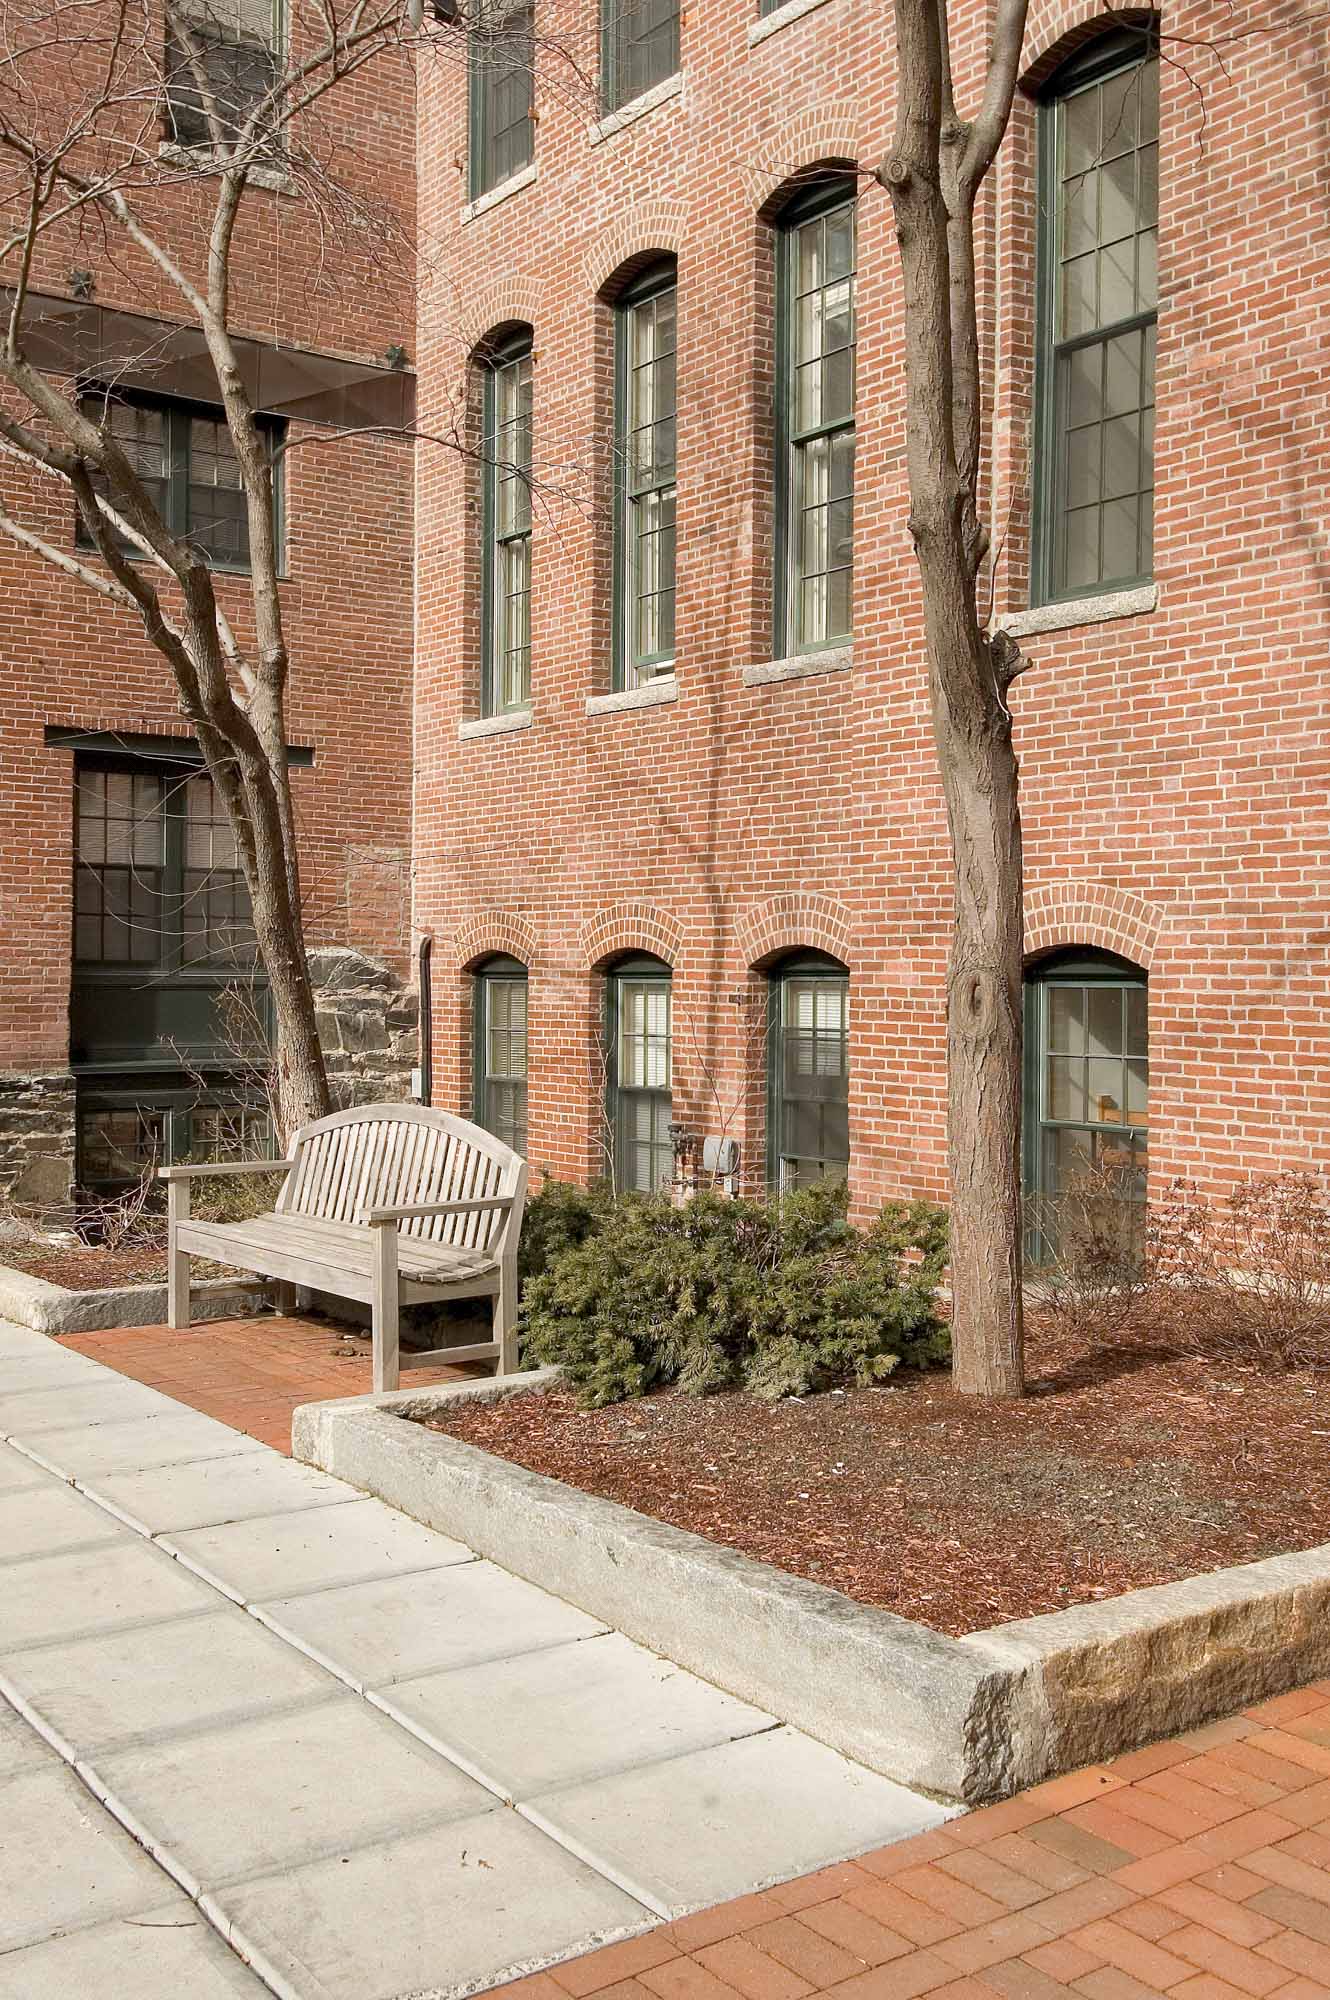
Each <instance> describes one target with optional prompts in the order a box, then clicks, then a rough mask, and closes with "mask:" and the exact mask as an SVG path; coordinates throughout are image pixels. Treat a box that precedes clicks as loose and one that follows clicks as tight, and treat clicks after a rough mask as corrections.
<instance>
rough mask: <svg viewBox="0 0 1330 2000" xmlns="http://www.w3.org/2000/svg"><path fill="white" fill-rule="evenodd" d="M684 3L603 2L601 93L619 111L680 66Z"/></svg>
mask: <svg viewBox="0 0 1330 2000" xmlns="http://www.w3.org/2000/svg"><path fill="white" fill-rule="evenodd" d="M679 24H680V0H601V7H600V90H601V98H602V101H603V103H604V106H605V109H606V111H607V112H611V111H619V110H621V109H622V108H623V106H624V105H625V104H631V103H632V101H633V99H634V98H635V97H641V96H642V95H643V93H644V92H645V91H648V90H651V89H654V87H655V85H656V84H658V83H664V82H665V81H666V79H667V78H668V77H671V76H673V75H674V74H675V72H676V71H677V70H678V67H679Z"/></svg>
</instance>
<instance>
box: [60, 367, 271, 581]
mask: <svg viewBox="0 0 1330 2000" xmlns="http://www.w3.org/2000/svg"><path fill="white" fill-rule="evenodd" d="M79 402H80V407H81V408H82V409H83V411H84V412H85V414H86V415H88V416H90V417H91V418H92V420H93V422H94V423H100V422H101V421H102V420H103V418H104V417H105V416H106V414H107V406H108V405H112V406H114V407H115V409H116V410H118V411H124V412H133V411H141V412H143V413H144V415H145V416H148V417H150V418H151V417H157V418H160V426H159V436H160V442H159V443H158V442H155V441H154V440H152V439H151V438H145V439H144V440H143V442H142V444H141V445H140V447H139V448H138V450H137V451H131V461H132V459H133V458H134V457H135V456H139V458H140V466H141V467H155V468H156V470H155V471H153V470H140V477H141V478H142V482H143V484H144V486H145V487H146V488H147V491H148V494H149V497H150V498H152V499H153V500H154V501H155V503H156V505H157V508H158V511H159V512H160V514H161V516H162V521H163V523H164V525H165V527H166V530H167V532H168V534H171V535H174V536H175V537H176V538H177V539H178V540H180V541H193V542H194V544H195V546H196V547H197V548H199V549H200V550H201V551H202V552H203V554H204V555H206V556H207V558H208V566H209V568H210V569H215V570H220V571H229V572H231V573H233V574H235V575H241V576H248V575H249V573H250V561H249V527H248V521H247V518H246V513H245V494H244V488H243V487H241V486H218V487H216V488H215V489H214V490H216V491H218V492H222V493H227V494H234V495H235V496H236V499H235V500H234V501H233V503H232V505H231V507H230V508H229V510H228V512H227V514H225V515H223V516H220V517H216V518H218V519H219V520H221V521H222V522H223V524H225V522H226V521H227V519H229V520H230V522H231V525H232V526H233V528H234V530H235V532H234V535H233V536H232V537H228V539H233V540H234V541H235V543H236V545H237V553H235V554H233V555H226V554H218V553H217V552H216V551H215V550H214V549H212V548H210V547H209V545H208V536H207V534H206V531H205V529H204V526H203V522H204V519H205V518H206V517H205V516H204V514H203V511H202V509H203V501H202V498H201V496H202V495H203V494H204V493H206V492H207V491H208V488H207V487H206V486H205V485H204V484H202V483H200V484H198V485H196V484H195V483H194V481H193V478H192V473H193V470H194V469H195V467H194V459H193V457H192V451H191V441H192V439H193V434H194V425H195V423H196V422H197V423H199V424H206V425H216V426H217V427H218V429H217V434H216V436H217V443H218V445H219V446H220V447H221V451H220V453H219V457H220V459H221V460H222V461H224V462H226V463H233V462H234V452H233V450H232V448H231V441H230V433H229V432H228V431H227V429H226V419H225V416H224V414H223V412H222V411H221V409H220V408H218V407H217V406H216V405H215V404H211V403H196V402H189V401H185V400H183V399H180V398H176V397H169V398H168V397H164V396H147V395H142V394H140V393H138V392H137V391H135V390H129V389H124V390H121V389H114V390H111V389H104V388H102V387H100V386H97V385H90V386H89V387H87V388H86V389H85V390H84V391H83V393H82V395H81V396H80V398H79ZM112 421H113V423H114V422H118V421H120V419H119V418H117V417H113V418H112ZM257 422H258V427H259V430H260V432H261V433H262V434H263V435H264V436H265V437H266V438H267V439H268V446H269V451H270V453H271V454H272V455H273V457H274V458H275V460H276V462H275V464H274V466H273V472H272V482H273V541H274V545H275V548H276V554H277V572H278V575H279V576H282V575H284V574H285V571H286V498H285V496H286V481H285V478H284V476H283V461H282V459H281V458H280V457H278V456H277V454H278V452H279V450H280V448H281V445H282V442H283V440H284V438H285V436H286V425H285V423H284V422H283V421H282V419H281V418H279V417H267V416H261V417H259V418H258V419H257ZM204 462H206V461H204ZM136 469H139V468H136ZM74 540H75V544H76V546H77V547H79V548H81V549H89V548H92V547H93V542H92V537H91V536H90V535H89V534H88V533H87V531H86V529H85V528H84V526H83V520H82V517H81V516H76V518H75V523H74ZM122 546H123V548H124V552H125V554H126V555H128V556H131V557H133V559H134V560H135V561H139V560H143V561H146V560H147V558H146V557H144V556H143V555H142V552H141V551H140V550H139V549H138V548H137V547H135V546H134V544H132V543H130V542H125V543H124V544H123V545H122Z"/></svg>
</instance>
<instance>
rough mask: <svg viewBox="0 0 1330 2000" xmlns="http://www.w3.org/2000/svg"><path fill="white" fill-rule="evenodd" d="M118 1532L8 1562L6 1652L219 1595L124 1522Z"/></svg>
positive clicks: (1, 1617)
mask: <svg viewBox="0 0 1330 2000" xmlns="http://www.w3.org/2000/svg"><path fill="white" fill-rule="evenodd" d="M104 1518H106V1519H109V1516H106V1517H104ZM114 1525H115V1524H114V1522H112V1526H113V1527H114ZM118 1532H119V1535H120V1539H119V1540H118V1541H114V1542H103V1543H100V1544H99V1545H98V1546H97V1547H95V1548H90V1549H81V1550H67V1551H65V1552H64V1553H63V1554H60V1555H50V1556H36V1557H34V1558H33V1559H32V1560H31V1561H29V1562H12V1563H6V1564H5V1566H4V1569H3V1571H0V1576H2V1577H3V1581H2V1582H0V1603H2V1604H3V1606H4V1609H3V1613H2V1614H0V1645H3V1647H4V1649H5V1653H6V1654H9V1653H11V1652H13V1651H16V1650H17V1649H18V1648H19V1647H20V1646H47V1645H52V1644H54V1643H55V1642H56V1641H58V1640H62V1639H73V1638H77V1637H81V1636H83V1635H86V1634H87V1633H89V1632H97V1631H109V1630H111V1629H113V1628H114V1627H116V1626H121V1625H142V1624H148V1623H152V1622H153V1621H154V1620H157V1619H161V1618H180V1617H183V1616H184V1615H185V1614H186V1613H187V1612H190V1611H210V1610H212V1609H213V1608H214V1607H215V1605H216V1603H217V1599H216V1597H215V1596H214V1595H213V1593H212V1592H211V1591H210V1590H209V1589H208V1586H207V1585H206V1584H205V1583H201V1582H200V1580H199V1579H198V1577H196V1576H191V1575H190V1573H189V1571H188V1570H185V1569H182V1568H181V1566H180V1564H179V1563H178V1562H173V1561H172V1559H171V1557H170V1556H168V1555H166V1554H164V1553H163V1551H162V1550H160V1549H154V1548H153V1547H152V1546H151V1545H150V1544H149V1543H146V1542H142V1541H140V1540H138V1539H137V1538H136V1537H132V1536H131V1535H130V1533H129V1531H128V1529H125V1528H121V1529H120V1530H119V1531H118Z"/></svg>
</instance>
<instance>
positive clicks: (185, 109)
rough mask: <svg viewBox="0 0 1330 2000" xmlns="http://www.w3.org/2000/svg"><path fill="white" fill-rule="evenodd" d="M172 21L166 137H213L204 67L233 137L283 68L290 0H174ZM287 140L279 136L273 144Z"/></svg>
mask: <svg viewBox="0 0 1330 2000" xmlns="http://www.w3.org/2000/svg"><path fill="white" fill-rule="evenodd" d="M165 26H166V47H165V61H164V65H163V67H164V75H165V83H166V93H165V96H166V103H165V123H166V132H167V137H168V138H169V139H171V140H172V141H173V142H174V143H175V144H176V145H177V146H188V147H199V148H210V147H211V146H212V144H213V133H212V127H211V125H210V123H209V118H208V110H207V106H206V104H205V101H204V96H203V93H202V92H201V91H200V89H199V80H198V75H197V68H199V67H201V68H202V70H203V74H204V78H205V80H206V82H207V85H208V90H209V92H210V94H211V96H212V101H213V105H214V107H215V110H216V116H217V125H218V128H219V134H220V137H221V139H222V140H223V141H224V142H227V143H233V142H234V141H235V140H236V139H237V138H238V137H239V134H240V131H241V129H242V127H243V126H244V124H245V122H246V120H247V119H248V118H249V117H250V116H251V114H252V113H253V111H254V109H255V107H256V106H257V105H258V104H260V103H261V102H262V100H263V99H264V97H266V96H267V94H268V92H269V91H270V90H271V89H272V88H273V86H274V85H275V84H276V82H277V80H278V78H279V77H280V76H281V73H282V66H283V63H284V61H285V58H286V47H287V33H288V30H287V18H286V6H285V4H284V0H168V4H167V7H166V23H165ZM280 147H281V140H280V137H279V138H277V139H276V140H275V141H274V144H273V148H272V150H273V151H274V152H275V151H278V150H279V149H280Z"/></svg>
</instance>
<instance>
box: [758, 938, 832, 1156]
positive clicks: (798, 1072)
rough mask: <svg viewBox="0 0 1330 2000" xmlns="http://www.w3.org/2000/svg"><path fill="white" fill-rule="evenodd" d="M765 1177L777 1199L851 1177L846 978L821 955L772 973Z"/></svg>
mask: <svg viewBox="0 0 1330 2000" xmlns="http://www.w3.org/2000/svg"><path fill="white" fill-rule="evenodd" d="M768 1047H769V1051H770V1053H769V1060H768V1067H767V1078H768V1082H767V1178H768V1180H769V1182H770V1184H771V1186H772V1187H773V1188H774V1189H775V1190H776V1191H777V1192H778V1193H781V1194H784V1193H786V1192H787V1191H788V1190H789V1189H791V1188H797V1187H806V1186H807V1185H808V1184H809V1183H810V1182H811V1181H818V1180H845V1179H846V1178H847V1177H848V1175H849V1171H850V975H849V972H848V971H847V970H846V968H845V966H843V965H842V964H841V963H840V961H839V960H838V959H835V958H829V957H828V956H827V955H826V953H824V952H820V951H810V952H800V953H798V954H797V955H794V956H792V957H790V958H786V959H782V960H781V962H780V964H779V965H777V966H776V967H775V968H774V969H773V971H772V973H771V1014H770V1031H769V1037H768Z"/></svg>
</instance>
